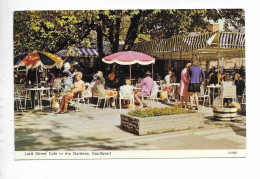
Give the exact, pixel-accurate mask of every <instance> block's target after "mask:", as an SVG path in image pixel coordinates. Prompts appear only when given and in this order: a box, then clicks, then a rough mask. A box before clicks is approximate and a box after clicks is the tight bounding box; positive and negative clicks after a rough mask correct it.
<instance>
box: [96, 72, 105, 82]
mask: <svg viewBox="0 0 260 179" xmlns="http://www.w3.org/2000/svg"><path fill="white" fill-rule="evenodd" d="M97 74H98V76H99V79H100V82H101V84H102V85H104V84H105V78H104V77H103V72H102V71H98V72H97Z"/></svg>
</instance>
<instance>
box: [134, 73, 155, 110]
mask: <svg viewBox="0 0 260 179" xmlns="http://www.w3.org/2000/svg"><path fill="white" fill-rule="evenodd" d="M153 84H154V81H153V79H152V78H151V73H150V71H147V72H146V74H145V78H144V79H143V80H142V81H141V82H140V83H139V84H137V87H139V88H142V91H141V92H137V93H136V94H135V100H136V101H137V102H138V103H139V104H140V106H139V107H140V108H143V103H142V101H141V100H140V99H141V98H142V97H145V96H149V95H150V94H151V91H152V89H153Z"/></svg>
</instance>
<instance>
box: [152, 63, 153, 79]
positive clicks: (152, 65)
mask: <svg viewBox="0 0 260 179" xmlns="http://www.w3.org/2000/svg"><path fill="white" fill-rule="evenodd" d="M152 79H153V63H152Z"/></svg>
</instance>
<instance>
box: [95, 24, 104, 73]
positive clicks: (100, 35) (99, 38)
mask: <svg viewBox="0 0 260 179" xmlns="http://www.w3.org/2000/svg"><path fill="white" fill-rule="evenodd" d="M96 31H97V46H98V54H99V60H98V67H99V68H100V65H101V60H102V58H103V57H104V56H105V54H104V51H103V32H102V28H101V27H100V26H98V27H97V28H96Z"/></svg>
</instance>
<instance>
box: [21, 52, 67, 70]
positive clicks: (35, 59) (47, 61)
mask: <svg viewBox="0 0 260 179" xmlns="http://www.w3.org/2000/svg"><path fill="white" fill-rule="evenodd" d="M20 66H26V69H30V68H37V67H39V66H41V67H43V68H45V69H50V68H53V67H54V66H56V67H57V68H61V67H62V59H61V57H59V56H58V55H55V54H52V53H49V52H37V51H36V50H35V51H34V52H33V53H29V54H28V55H27V56H26V57H25V58H24V59H23V60H22V61H21V63H20Z"/></svg>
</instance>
